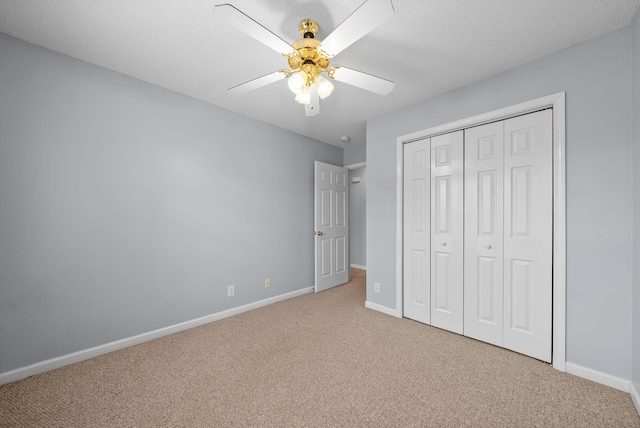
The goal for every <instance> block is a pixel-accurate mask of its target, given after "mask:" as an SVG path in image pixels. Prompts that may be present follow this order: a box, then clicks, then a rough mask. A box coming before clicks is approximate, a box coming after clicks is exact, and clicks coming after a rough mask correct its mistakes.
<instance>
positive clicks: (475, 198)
mask: <svg viewBox="0 0 640 428" xmlns="http://www.w3.org/2000/svg"><path fill="white" fill-rule="evenodd" d="M551 114H552V113H551V110H544V111H540V112H536V113H531V114H528V115H524V116H519V117H516V118H513V119H508V120H505V121H503V122H498V123H492V124H488V125H484V126H479V127H476V128H471V129H468V130H466V134H465V279H464V281H465V285H464V296H465V297H464V299H465V302H464V307H465V315H464V318H465V321H464V334H465V335H467V336H470V337H474V338H476V339H479V340H483V341H486V342H489V343H493V344H496V345H499V346H503V347H505V348H508V349H512V350H514V351H516V352H520V353H523V354H526V355H530V356H532V357H534V358H538V359H540V360H543V361H547V362H550V361H551V331H552V301H551V297H552V245H553V243H552V236H553V234H552V227H553V223H552V218H553V176H552V166H553V163H552V126H551V123H552V122H551V120H552V116H551Z"/></svg>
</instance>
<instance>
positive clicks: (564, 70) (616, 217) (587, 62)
mask: <svg viewBox="0 0 640 428" xmlns="http://www.w3.org/2000/svg"><path fill="white" fill-rule="evenodd" d="M428 80H429V79H426V80H425V81H426V82H427V83H426V84H428ZM631 81H632V74H631V28H629V27H626V28H623V29H621V30H618V31H615V32H613V33H609V34H607V35H604V36H602V37H599V38H597V39H594V40H591V41H589V42H586V43H583V44H580V45H576V46H573V47H571V48H568V49H566V50H563V51H561V52H558V53H556V54H552V55H549V56H546V57H544V58H541V59H539V60H536V61H533V62H531V63H528V64H525V65H523V66H520V67H518V68H515V69H512V70H510V71H507V72H505V73H502V74H499V75H496V76H493V77H491V78H488V79H485V80H482V81H479V82H476V83H473V84H470V85H468V86H466V87H463V88H460V89H457V90H454V91H451V92H449V93H445V94H443V95H440V96H437V97H434V98H432V99H429V100H426V101H424V102H421V103H419V104H416V105H414V106H411V107H408V108H405V109H401V110H398V111H396V112H393V113H391V114H388V115H386V116H382V117H379V118H377V119H374V120H372V121H370V122H368V124H367V170H368V171H367V172H368V179H369V191H368V193H367V267H368V270H367V299H368V300H369V301H370V302H372V303H375V304H378V305H382V306H386V307H389V308H395V305H396V301H395V287H396V284H395V282H396V266H395V261H396V253H395V249H396V246H395V242H396V241H395V239H396V235H395V231H396V221H397V219H396V137H398V136H400V135H404V134H407V133H410V132H416V131H419V130H422V129H426V128H430V127H433V126H437V125H441V124H445V123H449V122H452V121H455V120H459V119H463V118H467V117H471V116H474V115H477V114H481V113H485V112H488V111H492V110H496V109H499V108H502V107H506V106H510V105H514V104H517V103H520V102H524V101H528V100H532V99H535V98H539V97H542V96H546V95H550V94H553V93H557V92H562V91H566V93H567V116H566V119H567V131H566V144H567V158H566V161H567V223H568V224H567V247H568V248H567V252H568V254H567V337H566V340H567V361H569V362H572V363H575V364H578V365H580V366H583V367H588V368H591V369H593V370H597V371H600V372H604V373H608V374H611V375H613V376H618V377H621V378H624V379H630V378H631V304H630V302H631V272H632V244H633V241H632V234H631V232H630V231H631V230H632V226H633V224H632V220H633V219H632V211H633V206H632V196H633V192H632V145H631V142H632V141H631V140H632V114H631V90H630V89H631ZM374 281H378V282H380V284H381V292H380V293H379V294H378V293H373V282H374Z"/></svg>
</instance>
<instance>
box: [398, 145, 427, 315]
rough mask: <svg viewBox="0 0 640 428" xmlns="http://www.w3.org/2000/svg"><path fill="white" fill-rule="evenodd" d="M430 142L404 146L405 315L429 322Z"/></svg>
mask: <svg viewBox="0 0 640 428" xmlns="http://www.w3.org/2000/svg"><path fill="white" fill-rule="evenodd" d="M430 141H431V140H430V139H429V138H427V139H424V140H419V141H415V142H413V143H409V144H405V146H404V218H403V221H404V236H403V240H404V243H403V253H404V254H403V259H404V262H403V263H404V268H403V269H404V275H403V293H404V295H403V308H404V316H405V317H407V318H411V319H414V320H416V321H420V322H423V323H426V324H430V322H431V317H430V313H431V290H430V282H431V278H430V275H431V268H430V266H431V251H430V244H431V208H430V207H431V184H430V180H431V172H430V168H431V149H430Z"/></svg>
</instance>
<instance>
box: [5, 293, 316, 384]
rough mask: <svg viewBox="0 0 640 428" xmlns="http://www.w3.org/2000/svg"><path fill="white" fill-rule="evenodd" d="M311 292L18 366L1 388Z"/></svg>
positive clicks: (230, 310)
mask: <svg viewBox="0 0 640 428" xmlns="http://www.w3.org/2000/svg"><path fill="white" fill-rule="evenodd" d="M313 290H314V287H307V288H303V289H301V290H296V291H292V292H290V293H285V294H281V295H279V296H274V297H270V298H268V299H264V300H260V301H258V302H254V303H249V304H247V305H244V306H238V307H237V308H231V309H227V310H225V311H222V312H217V313H215V314H211V315H206V316H204V317H200V318H196V319H193V320H190V321H185V322H181V323H179V324H174V325H171V326H168V327H164V328H160V329H158V330H153V331H150V332H147V333H142V334H138V335H136V336H132V337H127V338H125V339H121V340H116V341H115V342H109V343H105V344H104V345H98V346H94V347H93V348H88V349H83V350H82V351H77V352H73V353H71V354H67V355H62V356H60V357H56V358H52V359H50V360H45V361H41V362H39V363H35V364H31V365H29V366H26V367H20V368H18V369H15V370H11V371H8V372H5V373H0V385H4V384H6V383H9V382H15V381H17V380H20V379H24V378H26V377H29V376H33V375H37V374H40V373H44V372H48V371H50V370H54V369H57V368H60V367H64V366H68V365H70V364H74V363H78V362H80V361H84V360H88V359H89V358H93V357H97V356H99V355H103V354H107V353H109V352H113V351H117V350H119V349H123V348H127V347H129V346H133V345H137V344H140V343H143V342H148V341H149V340H153V339H157V338H159V337H163V336H168V335H170V334H174V333H178V332H180V331H184V330H188V329H190V328H193V327H198V326H201V325H203V324H208V323H211V322H214V321H218V320H221V319H223V318H228V317H231V316H234V315H238V314H241V313H243V312H248V311H251V310H253V309H258V308H261V307H263V306H267V305H271V304H273V303H277V302H281V301H283V300H287V299H291V298H293V297H297V296H301V295H303V294H306V293H310V292H312V291H313Z"/></svg>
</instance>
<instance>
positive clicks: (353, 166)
mask: <svg viewBox="0 0 640 428" xmlns="http://www.w3.org/2000/svg"><path fill="white" fill-rule="evenodd" d="M365 166H367V163H366V162H358V163H352V164H349V165H345V166H344V167H345V168H347V169H348V170H349V171H351V170H353V169H360V168H364V167H365Z"/></svg>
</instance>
